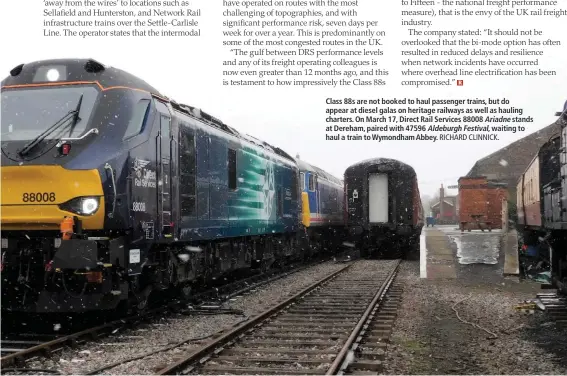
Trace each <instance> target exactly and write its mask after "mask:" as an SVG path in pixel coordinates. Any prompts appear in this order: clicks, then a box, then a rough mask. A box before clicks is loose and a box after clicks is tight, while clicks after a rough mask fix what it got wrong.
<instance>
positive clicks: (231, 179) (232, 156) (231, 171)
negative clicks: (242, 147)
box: [228, 149, 237, 190]
mask: <svg viewBox="0 0 567 376" xmlns="http://www.w3.org/2000/svg"><path fill="white" fill-rule="evenodd" d="M236 181H237V180H236V150H234V149H228V188H229V189H232V190H235V189H236Z"/></svg>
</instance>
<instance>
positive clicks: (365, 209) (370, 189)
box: [344, 158, 424, 258]
mask: <svg viewBox="0 0 567 376" xmlns="http://www.w3.org/2000/svg"><path fill="white" fill-rule="evenodd" d="M344 181H345V193H346V197H347V200H348V201H347V203H346V207H347V220H346V225H347V228H348V231H349V235H350V237H351V239H353V241H354V242H355V243H356V244H357V245H358V247H359V248H360V249H361V251H362V253H363V254H366V255H369V254H381V255H388V256H395V257H410V258H416V257H419V242H420V234H421V229H422V228H423V224H424V223H423V206H422V204H421V198H420V195H419V187H418V183H417V175H416V173H415V171H414V169H413V168H412V167H411V166H409V165H407V164H405V163H403V162H400V161H397V160H394V159H387V158H377V159H369V160H365V161H362V162H359V163H357V164H354V165H352V166H350V167H348V168H347V170H346V171H345V180H344Z"/></svg>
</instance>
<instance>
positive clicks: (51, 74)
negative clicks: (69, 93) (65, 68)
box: [45, 68, 59, 81]
mask: <svg viewBox="0 0 567 376" xmlns="http://www.w3.org/2000/svg"><path fill="white" fill-rule="evenodd" d="M45 77H46V78H47V80H48V81H57V80H58V79H59V71H58V70H57V69H55V68H51V69H50V70H48V71H47V73H46V74H45Z"/></svg>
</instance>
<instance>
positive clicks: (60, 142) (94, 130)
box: [55, 128, 98, 147]
mask: <svg viewBox="0 0 567 376" xmlns="http://www.w3.org/2000/svg"><path fill="white" fill-rule="evenodd" d="M93 133H94V134H98V129H97V128H93V129H90V130H89V131H88V132H87V133H85V134H84V135H82V136H81V137H63V138H62V139H60V140H59V142H58V143H57V145H55V147H60V146H61V145H63V144H64V143H66V142H68V141H81V140H84V139H85V138H86V137H87V136H89V135H91V134H93Z"/></svg>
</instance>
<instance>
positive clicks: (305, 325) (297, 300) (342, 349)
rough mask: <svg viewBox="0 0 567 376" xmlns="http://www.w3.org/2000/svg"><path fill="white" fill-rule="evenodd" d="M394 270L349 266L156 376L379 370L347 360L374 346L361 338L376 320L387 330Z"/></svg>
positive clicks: (393, 265)
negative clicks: (362, 348) (381, 313)
mask: <svg viewBox="0 0 567 376" xmlns="http://www.w3.org/2000/svg"><path fill="white" fill-rule="evenodd" d="M399 264H400V261H399V260H396V261H385V260H373V261H366V260H365V261H357V262H355V263H352V264H348V265H346V266H345V267H344V268H342V269H340V270H339V271H337V272H334V273H332V274H331V275H329V276H327V277H325V278H323V279H322V280H320V281H318V282H316V283H314V284H312V285H311V286H309V287H308V288H306V289H304V290H303V291H301V292H300V293H298V294H296V295H294V296H293V297H291V298H290V299H288V300H286V301H284V302H282V303H280V304H278V305H277V306H275V307H273V308H271V309H269V310H267V311H265V312H263V313H262V314H260V315H258V316H256V317H255V318H253V319H251V320H249V321H247V322H244V323H242V324H240V325H239V326H237V327H235V328H234V329H232V330H230V331H229V332H227V333H224V334H222V335H220V336H219V337H217V338H216V339H214V340H212V341H210V342H208V343H206V344H205V345H204V346H202V347H201V348H199V349H197V350H196V351H193V352H192V353H190V354H188V355H187V356H185V357H184V358H182V359H180V360H178V361H177V362H176V363H174V364H172V365H170V366H168V367H166V368H164V369H162V370H161V371H159V372H158V374H160V375H169V374H190V373H196V374H263V375H265V374H278V375H283V374H302V375H306V374H336V373H341V372H345V371H346V372H349V373H350V372H352V371H364V370H365V369H364V367H367V368H368V366H369V365H371V367H370V368H374V369H377V367H378V366H379V361H378V360H374V362H369V360H368V359H366V361H365V362H363V361H359V362H358V363H353V360H357V358H356V349H360V344H361V343H362V342H361V341H362V340H363V339H364V338H366V339H367V341H373V340H374V339H375V337H373V336H366V337H365V335H366V334H372V333H374V332H372V330H373V329H374V328H375V329H376V330H380V328H381V326H380V325H383V324H380V323H379V321H380V320H388V321H387V324H388V325H390V327H391V325H393V319H392V314H393V313H395V312H393V311H392V309H393V308H394V306H393V305H391V304H389V305H387V306H385V311H384V316H379V315H377V312H379V310H378V308H379V306H378V305H379V303H380V301H381V300H383V298H384V296H385V294H386V293H387V291H388V289H389V288H390V287H391V285H392V281H393V280H394V278H395V276H396V273H397V270H398V266H399ZM394 291H395V290H394ZM394 297H395V295H392V299H391V302H394V301H395V299H394ZM387 302H389V301H387ZM387 313H389V315H387ZM374 322H376V323H377V324H376V325H375V326H374V327H372V326H371V324H372V323H374ZM368 343H370V342H368ZM382 347H383V346H382ZM365 348H367V349H371V347H370V346H369V345H367V347H365ZM368 351H370V350H368ZM382 351H384V349H383V348H382ZM367 353H368V354H370V353H369V352H367ZM353 364H354V368H352V365H353ZM349 366H350V367H351V368H349ZM361 367H362V368H363V369H361Z"/></svg>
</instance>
